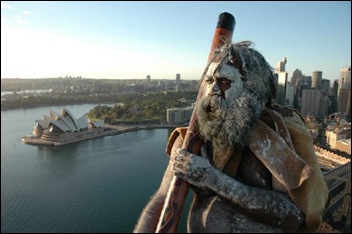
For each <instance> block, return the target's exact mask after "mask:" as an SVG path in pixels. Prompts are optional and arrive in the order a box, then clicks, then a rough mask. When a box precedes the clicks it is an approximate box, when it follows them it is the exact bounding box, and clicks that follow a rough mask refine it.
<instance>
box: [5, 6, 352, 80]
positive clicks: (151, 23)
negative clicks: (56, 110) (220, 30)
mask: <svg viewBox="0 0 352 234" xmlns="http://www.w3.org/2000/svg"><path fill="white" fill-rule="evenodd" d="M222 12H229V13H231V14H232V15H234V17H235V19H236V26H235V30H234V34H233V42H237V41H241V40H251V41H253V42H254V48H256V49H257V50H258V51H260V52H261V53H262V54H263V55H264V56H265V58H266V59H267V61H268V62H269V64H270V65H271V66H273V67H276V63H277V62H278V61H280V60H282V59H283V58H284V57H286V58H287V64H286V70H287V71H288V77H289V79H290V78H291V76H292V73H293V71H294V70H295V69H300V70H301V71H302V73H303V74H305V75H311V74H312V72H313V71H317V70H318V71H322V72H323V78H324V79H330V80H331V81H333V80H335V79H338V78H339V74H340V69H341V67H345V66H350V65H351V2H349V1H345V2H338V1H334V2H333V1H331V2H325V1H321V2H319V1H317V2H309V1H308V2H307V1H304V2H303V1H302V2H299V1H298V2H297V1H295V2H286V1H282V2H271V1H268V2H255V1H247V2H242V1H230V2H229V1H224V2H222V1H199V2H198V1H197V2H192V1H171V2H169V1H160V2H154V1H138V2H122V1H116V2H115V1H106V2H104V1H99V2H98V1H96V2H94V1H92V2H91V1H77V2H75V1H62V2H60V1H55V2H50V1H23V2H15V1H8V2H7V1H2V2H1V78H51V77H59V76H62V77H65V76H66V75H68V76H82V77H83V78H109V79H114V78H116V79H133V78H137V79H144V78H145V77H146V76H147V75H148V74H150V75H151V79H175V78H176V73H180V74H181V79H187V80H188V79H199V78H200V76H201V74H202V72H203V69H204V67H205V65H206V62H207V59H208V53H209V50H210V45H211V42H212V38H213V34H214V31H215V27H216V23H217V18H218V16H219V14H220V13H222Z"/></svg>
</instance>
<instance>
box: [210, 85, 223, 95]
mask: <svg viewBox="0 0 352 234" xmlns="http://www.w3.org/2000/svg"><path fill="white" fill-rule="evenodd" d="M209 95H211V96H213V95H219V96H221V89H220V87H219V86H218V84H217V82H213V84H212V86H211V87H210V92H209Z"/></svg>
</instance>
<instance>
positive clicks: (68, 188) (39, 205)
mask: <svg viewBox="0 0 352 234" xmlns="http://www.w3.org/2000/svg"><path fill="white" fill-rule="evenodd" d="M94 106H96V104H85V105H67V106H53V107H38V108H30V109H18V110H6V111H1V232H2V233H28V232H33V233H34V232H36V233H44V232H48V233H57V232H62V233H77V232H85V233H93V232H94V233H116V232H129V233H130V232H132V231H133V228H134V225H135V224H136V221H137V220H138V217H139V215H140V213H141V211H142V209H143V208H144V206H145V205H146V204H147V202H148V201H149V199H150V197H151V196H152V195H153V193H154V192H155V191H156V189H157V188H158V187H159V185H160V182H161V179H162V176H163V174H164V171H165V169H166V166H167V163H168V156H167V155H166V153H165V148H166V143H167V139H168V136H169V134H170V133H171V131H172V129H151V130H139V131H135V132H127V133H124V134H120V135H115V136H106V137H102V138H97V139H92V140H86V141H82V142H79V143H73V144H70V145H66V146H60V147H51V146H50V147H49V146H33V145H26V144H23V143H22V142H21V139H22V137H23V136H25V135H28V134H31V132H32V128H33V126H34V124H35V120H36V119H43V115H49V110H50V109H52V110H54V111H56V112H57V113H61V109H62V107H66V108H68V109H69V110H70V111H71V112H72V113H73V114H74V115H75V117H76V118H78V117H80V116H82V115H83V114H84V113H86V112H88V111H89V110H90V109H91V108H93V107H94ZM188 203H189V198H188ZM185 216H186V215H185V214H184V215H183V216H182V219H181V223H180V228H179V232H185V231H186V229H185V224H184V222H185V218H186V217H185Z"/></svg>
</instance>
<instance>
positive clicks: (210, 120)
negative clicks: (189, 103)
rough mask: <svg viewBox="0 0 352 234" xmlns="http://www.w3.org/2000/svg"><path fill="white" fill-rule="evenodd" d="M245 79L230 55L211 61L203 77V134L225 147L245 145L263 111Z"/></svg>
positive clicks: (199, 107)
mask: <svg viewBox="0 0 352 234" xmlns="http://www.w3.org/2000/svg"><path fill="white" fill-rule="evenodd" d="M243 80H245V79H244V77H243V75H242V74H241V73H240V71H239V70H238V69H237V68H236V67H235V66H234V65H233V64H232V63H230V62H229V59H228V58H225V59H223V60H222V61H220V62H213V63H211V64H210V65H209V68H208V70H207V71H206V73H205V78H204V80H203V82H204V83H203V84H202V88H203V89H204V92H203V96H202V97H201V98H200V100H199V101H198V102H197V107H196V108H197V114H198V122H199V126H200V134H201V135H202V136H203V138H204V139H205V140H206V141H211V142H212V143H213V144H214V145H216V146H218V147H221V148H224V149H225V148H227V147H232V146H234V144H235V143H238V144H241V145H244V144H245V142H246V137H247V135H248V133H249V130H250V129H251V127H252V126H253V125H254V123H255V121H256V120H257V119H258V116H259V114H260V110H261V103H260V102H258V101H257V97H256V95H255V94H253V93H252V92H248V90H247V89H246V88H245V87H244V81H243Z"/></svg>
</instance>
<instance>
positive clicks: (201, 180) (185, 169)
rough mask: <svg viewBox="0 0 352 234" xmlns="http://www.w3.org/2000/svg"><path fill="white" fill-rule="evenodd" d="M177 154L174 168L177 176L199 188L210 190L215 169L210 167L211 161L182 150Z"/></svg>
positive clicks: (177, 151)
mask: <svg viewBox="0 0 352 234" xmlns="http://www.w3.org/2000/svg"><path fill="white" fill-rule="evenodd" d="M175 152H176V155H175V158H174V167H173V170H174V173H175V175H176V176H177V177H179V178H181V179H183V180H185V181H187V182H188V183H190V184H192V185H195V186H197V187H203V188H210V185H211V184H210V183H211V181H212V180H211V175H212V174H213V172H214V170H215V168H214V167H213V166H212V165H210V163H209V160H208V159H206V158H204V157H201V156H198V155H195V154H191V153H189V152H187V151H186V150H183V149H181V148H179V149H177V150H176V151H175Z"/></svg>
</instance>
